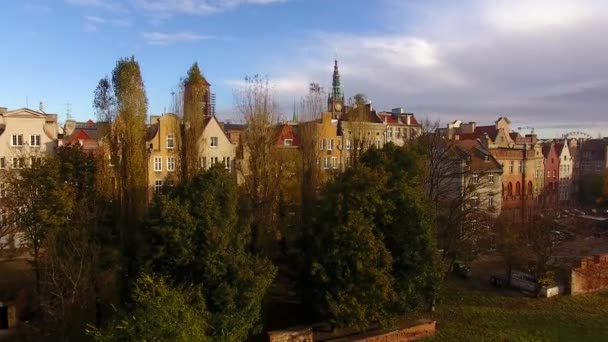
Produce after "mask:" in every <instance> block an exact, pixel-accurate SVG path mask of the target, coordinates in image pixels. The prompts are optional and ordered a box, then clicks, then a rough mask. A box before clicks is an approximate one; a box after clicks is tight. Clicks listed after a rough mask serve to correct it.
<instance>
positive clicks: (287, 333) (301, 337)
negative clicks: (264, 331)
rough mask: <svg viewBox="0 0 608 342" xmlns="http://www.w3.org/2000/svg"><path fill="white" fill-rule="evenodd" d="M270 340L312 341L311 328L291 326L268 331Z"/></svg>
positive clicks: (278, 341) (285, 341) (274, 341)
mask: <svg viewBox="0 0 608 342" xmlns="http://www.w3.org/2000/svg"><path fill="white" fill-rule="evenodd" d="M268 339H269V341H270V342H313V338H312V328H293V329H287V330H277V331H269V332H268Z"/></svg>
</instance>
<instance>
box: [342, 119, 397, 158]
mask: <svg viewBox="0 0 608 342" xmlns="http://www.w3.org/2000/svg"><path fill="white" fill-rule="evenodd" d="M341 128H342V137H341V141H342V146H344V154H343V160H342V163H343V164H344V165H345V166H347V167H348V166H349V165H350V164H351V161H352V160H353V158H355V156H356V155H360V154H361V153H363V152H364V151H366V150H367V149H369V148H370V147H371V146H376V147H377V148H382V147H384V144H385V142H386V125H385V124H384V123H376V122H361V121H357V122H350V121H342V122H341ZM358 137H359V138H358ZM357 140H358V141H360V142H361V143H362V145H363V146H362V147H361V150H355V142H356V141H357ZM349 141H350V148H348V146H349Z"/></svg>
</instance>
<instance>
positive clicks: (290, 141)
mask: <svg viewBox="0 0 608 342" xmlns="http://www.w3.org/2000/svg"><path fill="white" fill-rule="evenodd" d="M283 145H284V146H292V145H293V139H283Z"/></svg>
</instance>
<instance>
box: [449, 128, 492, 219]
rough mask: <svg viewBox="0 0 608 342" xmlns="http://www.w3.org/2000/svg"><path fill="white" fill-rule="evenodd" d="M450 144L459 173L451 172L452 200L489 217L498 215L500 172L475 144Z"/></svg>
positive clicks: (460, 141) (480, 146) (477, 142)
mask: <svg viewBox="0 0 608 342" xmlns="http://www.w3.org/2000/svg"><path fill="white" fill-rule="evenodd" d="M450 144H451V145H450V146H452V147H453V148H454V150H455V152H456V156H457V157H458V158H459V163H458V165H459V169H457V170H453V171H454V172H453V175H454V177H453V182H455V184H454V186H453V187H450V188H449V189H450V190H452V189H453V190H455V191H454V193H453V197H455V198H459V199H462V200H463V204H464V205H470V206H473V207H474V208H475V209H479V210H480V211H483V212H486V213H488V214H490V215H492V216H495V217H497V216H498V215H500V212H501V207H502V194H501V192H502V174H503V169H502V166H501V165H500V163H499V162H498V160H496V158H494V157H493V156H492V154H491V153H490V151H489V150H488V149H487V148H486V147H485V146H483V145H482V144H481V142H480V141H478V140H458V141H452V142H450Z"/></svg>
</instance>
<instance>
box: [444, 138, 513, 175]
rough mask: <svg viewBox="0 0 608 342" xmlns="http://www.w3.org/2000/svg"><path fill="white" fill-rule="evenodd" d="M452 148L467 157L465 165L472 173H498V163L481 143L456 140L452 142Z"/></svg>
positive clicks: (499, 168)
mask: <svg viewBox="0 0 608 342" xmlns="http://www.w3.org/2000/svg"><path fill="white" fill-rule="evenodd" d="M454 146H455V147H456V148H458V149H459V150H460V152H461V153H462V154H463V155H464V156H469V157H470V159H469V160H468V161H467V164H468V166H469V168H470V170H471V171H474V172H500V171H501V170H502V167H501V166H500V163H498V161H497V160H496V159H495V158H494V157H493V156H492V154H491V153H490V151H488V150H487V149H486V148H485V147H484V146H483V145H482V144H481V142H479V141H477V140H458V141H454Z"/></svg>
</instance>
